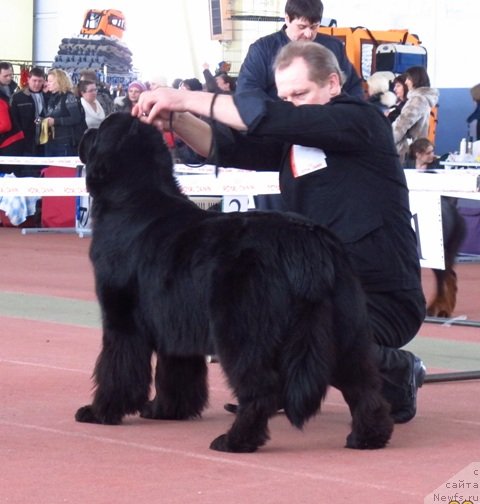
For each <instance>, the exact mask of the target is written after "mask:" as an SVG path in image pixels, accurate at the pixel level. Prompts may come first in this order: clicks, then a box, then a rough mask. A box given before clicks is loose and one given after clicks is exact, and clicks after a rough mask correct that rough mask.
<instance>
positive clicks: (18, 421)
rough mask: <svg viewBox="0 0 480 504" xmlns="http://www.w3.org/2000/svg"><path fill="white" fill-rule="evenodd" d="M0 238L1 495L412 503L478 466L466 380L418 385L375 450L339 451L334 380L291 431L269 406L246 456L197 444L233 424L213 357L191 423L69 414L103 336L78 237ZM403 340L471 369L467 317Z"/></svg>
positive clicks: (98, 501) (119, 500)
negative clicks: (108, 421) (263, 429)
mask: <svg viewBox="0 0 480 504" xmlns="http://www.w3.org/2000/svg"><path fill="white" fill-rule="evenodd" d="M0 243H1V250H2V264H1V265H0V387H1V396H0V397H1V399H2V408H1V410H0V464H1V465H0V503H9V504H12V503H15V504H30V503H32V504H33V503H35V504H59V503H74V504H112V503H116V504H132V503H142V504H143V503H162V504H163V503H165V504H176V503H178V504H185V503H197V502H198V503H205V504H217V503H222V504H230V503H232V504H233V503H235V504H238V503H249V504H250V503H252V504H253V503H262V504H270V503H271V504H283V503H289V504H290V503H308V504H310V503H317V502H318V503H330V502H331V503H335V504H338V503H343V502H345V503H377V502H378V503H382V504H406V503H423V502H424V499H425V497H426V496H427V495H428V494H431V493H432V492H434V490H435V489H436V488H437V487H439V486H440V485H442V484H443V483H445V482H446V481H447V480H448V479H449V478H451V477H452V476H453V475H455V474H456V473H458V472H459V471H461V470H462V469H464V468H465V467H466V466H468V465H469V464H471V463H472V462H476V463H477V465H478V468H479V469H480V462H478V461H479V460H480V456H479V455H480V449H479V445H480V442H479V439H480V406H479V401H478V396H479V391H480V383H479V382H478V381H475V380H472V381H458V382H441V383H430V384H425V385H424V387H423V388H422V389H421V390H420V391H419V398H418V414H417V417H416V418H415V419H414V420H413V421H411V422H410V423H408V424H406V425H400V426H397V427H396V429H395V432H394V435H393V438H392V441H391V444H390V445H389V446H388V447H387V448H386V449H384V450H379V451H366V452H361V451H352V450H347V449H345V448H343V445H344V441H345V436H346V435H347V434H348V432H349V421H350V418H349V413H348V408H347V407H346V405H345V403H344V402H343V399H342V398H341V396H340V394H339V393H338V392H337V391H336V390H334V389H332V390H331V391H330V392H329V394H328V396H327V399H326V402H325V404H324V406H323V410H322V413H321V414H320V415H318V416H317V417H316V418H315V419H314V420H313V421H311V422H309V423H308V424H307V426H306V427H305V429H304V430H303V431H302V432H301V431H298V430H296V429H294V428H293V427H292V426H291V425H290V424H289V423H288V422H287V420H286V418H285V417H284V416H283V415H277V416H276V417H275V418H274V419H273V420H272V421H271V424H270V430H271V440H270V442H269V443H268V444H267V445H266V446H265V447H264V448H262V449H260V450H259V451H258V452H257V453H254V454H248V455H238V454H222V453H219V452H214V451H211V450H209V449H208V446H209V443H210V442H211V441H212V439H213V438H214V437H216V436H217V435H219V434H221V433H223V432H225V431H226V430H227V429H228V427H229V425H230V423H231V422H232V416H231V415H230V414H229V413H227V412H225V411H224V410H223V407H222V405H223V404H224V403H225V402H227V401H229V400H231V396H230V393H229V391H228V388H227V387H226V386H225V380H224V378H223V376H222V373H221V369H220V367H219V365H218V364H210V365H209V366H210V368H209V370H210V375H209V379H210V407H209V408H208V409H207V410H206V411H205V413H204V415H203V417H202V418H201V419H199V420H193V421H185V422H171V421H160V422H158V421H148V420H144V419H140V418H139V417H128V418H127V419H126V421H125V422H124V424H123V425H121V426H114V427H110V426H100V425H98V426H97V425H89V424H79V423H76V422H75V421H74V413H75V411H76V409H77V408H78V407H79V406H81V405H83V404H87V403H88V402H89V400H90V394H91V386H92V385H91V380H90V375H91V372H92V370H93V366H94V363H95V359H96V357H97V354H98V351H99V348H100V341H101V332H100V324H99V316H98V310H97V307H96V302H95V294H94V287H93V278H92V272H91V268H90V264H89V261H88V255H87V254H88V246H89V239H80V238H78V237H77V236H76V235H65V234H46V233H40V234H30V235H25V236H23V235H21V234H20V232H19V231H18V230H16V229H4V228H3V229H2V228H0ZM429 273H430V272H428V271H425V272H424V285H425V291H426V293H427V294H428V293H429V292H430V290H431V276H430V274H429ZM458 274H459V279H460V282H459V283H460V291H459V301H458V306H457V313H458V315H465V316H467V317H468V318H469V319H474V320H480V296H479V286H480V282H479V279H480V265H477V264H461V265H459V267H458ZM412 348H414V349H415V351H419V352H420V350H421V354H420V355H421V356H422V358H423V359H424V360H425V362H426V363H427V365H428V367H429V372H439V371H446V370H449V371H452V370H453V371H455V370H465V369H480V329H478V328H471V327H460V326H454V325H453V326H441V325H435V324H424V326H423V327H422V329H421V331H420V333H419V335H418V336H417V338H415V340H414V342H412ZM475 366H476V367H475ZM472 474H473V475H472ZM476 474H480V472H479V471H476ZM470 477H471V478H477V479H476V482H477V487H478V483H480V476H475V473H471V472H470V473H468V475H467V476H464V475H462V476H461V478H462V481H464V487H463V490H462V493H463V494H464V495H465V482H466V481H467V480H468V478H470ZM449 486H450V491H451V494H452V495H453V494H454V491H455V490H453V489H452V486H451V485H449ZM470 490H471V491H470V494H471V495H477V497H476V499H477V500H473V502H478V501H479V500H480V497H478V495H479V490H478V488H477V489H476V490H472V488H470ZM474 491H476V492H477V494H474V493H473V492H474ZM435 495H436V497H435V498H436V499H437V500H436V501H435V502H449V500H447V499H449V498H450V497H451V495H450V494H449V493H448V491H447V490H445V489H442V490H441V491H438V492H437V493H436V494H435ZM433 498H434V496H433V495H432V496H431V499H433ZM425 502H434V501H433V500H430V501H425Z"/></svg>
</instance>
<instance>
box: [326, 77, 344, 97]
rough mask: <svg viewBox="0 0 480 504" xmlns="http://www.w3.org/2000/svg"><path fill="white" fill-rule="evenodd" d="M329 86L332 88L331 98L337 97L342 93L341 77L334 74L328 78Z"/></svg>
mask: <svg viewBox="0 0 480 504" xmlns="http://www.w3.org/2000/svg"><path fill="white" fill-rule="evenodd" d="M328 84H329V87H330V96H332V97H333V96H337V95H339V94H340V93H341V92H342V83H341V79H340V76H339V75H338V74H337V73H335V72H333V73H331V74H330V75H329V76H328Z"/></svg>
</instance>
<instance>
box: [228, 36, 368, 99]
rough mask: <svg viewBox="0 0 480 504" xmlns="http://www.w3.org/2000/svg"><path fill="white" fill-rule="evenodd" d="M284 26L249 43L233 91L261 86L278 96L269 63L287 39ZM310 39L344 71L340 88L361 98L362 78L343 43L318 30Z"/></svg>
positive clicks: (269, 93)
mask: <svg viewBox="0 0 480 504" xmlns="http://www.w3.org/2000/svg"><path fill="white" fill-rule="evenodd" d="M285 28H286V26H284V27H283V28H282V29H281V30H280V31H278V32H275V33H272V34H271V35H267V36H266V37H262V38H259V39H258V40H257V41H256V42H254V43H253V44H252V45H251V46H250V48H249V50H248V53H247V56H246V57H245V60H244V61H243V63H242V67H241V68H240V73H239V75H238V80H237V89H236V93H241V92H243V91H251V90H253V89H261V90H263V91H264V92H265V93H266V94H267V95H268V96H269V97H270V98H273V99H277V98H278V97H277V87H276V86H275V75H274V73H273V68H272V67H273V61H274V59H275V56H276V55H277V53H278V51H279V50H280V49H281V48H282V47H283V46H285V45H287V44H288V43H289V42H290V39H289V38H288V37H287V35H286V33H285ZM314 42H317V43H318V44H321V45H323V46H325V47H326V48H327V49H330V50H331V51H332V52H333V54H335V56H336V57H337V60H338V63H339V65H340V69H341V70H342V71H343V72H344V74H345V79H346V80H345V84H344V85H343V91H344V92H345V93H348V94H350V95H352V96H357V97H358V98H362V99H363V98H364V91H363V87H362V80H361V79H360V77H359V76H358V75H357V72H356V71H355V68H354V67H353V65H352V64H351V63H350V60H349V59H348V58H347V55H346V54H345V48H344V45H343V43H342V42H341V41H340V40H339V39H337V38H335V37H332V36H330V35H324V34H322V33H318V34H317V36H316V37H315V40H314Z"/></svg>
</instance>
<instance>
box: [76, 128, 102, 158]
mask: <svg viewBox="0 0 480 504" xmlns="http://www.w3.org/2000/svg"><path fill="white" fill-rule="evenodd" d="M97 133H98V130H97V129H96V128H90V129H88V130H87V131H85V133H84V134H83V136H82V139H81V140H80V145H79V146H78V155H79V157H80V161H81V162H82V163H83V164H87V160H88V156H89V153H90V151H91V150H92V147H93V144H94V143H95V139H96V138H97Z"/></svg>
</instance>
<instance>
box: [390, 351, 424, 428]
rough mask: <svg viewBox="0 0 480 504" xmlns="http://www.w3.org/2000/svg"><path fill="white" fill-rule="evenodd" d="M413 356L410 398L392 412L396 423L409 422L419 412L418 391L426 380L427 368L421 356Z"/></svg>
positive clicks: (409, 384)
mask: <svg viewBox="0 0 480 504" xmlns="http://www.w3.org/2000/svg"><path fill="white" fill-rule="evenodd" d="M412 357H413V363H412V374H411V376H410V381H409V383H408V386H409V391H408V399H407V401H406V402H405V403H404V404H402V405H401V406H400V407H397V408H395V409H394V410H392V412H391V413H390V415H391V417H392V418H393V420H394V422H395V423H406V422H409V421H410V420H411V419H412V418H413V417H414V416H415V415H416V413H417V391H418V389H419V388H420V387H421V386H422V385H423V382H424V381H425V375H426V374H427V368H426V367H425V364H424V363H423V361H422V360H421V359H420V358H419V357H416V356H415V355H412Z"/></svg>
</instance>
